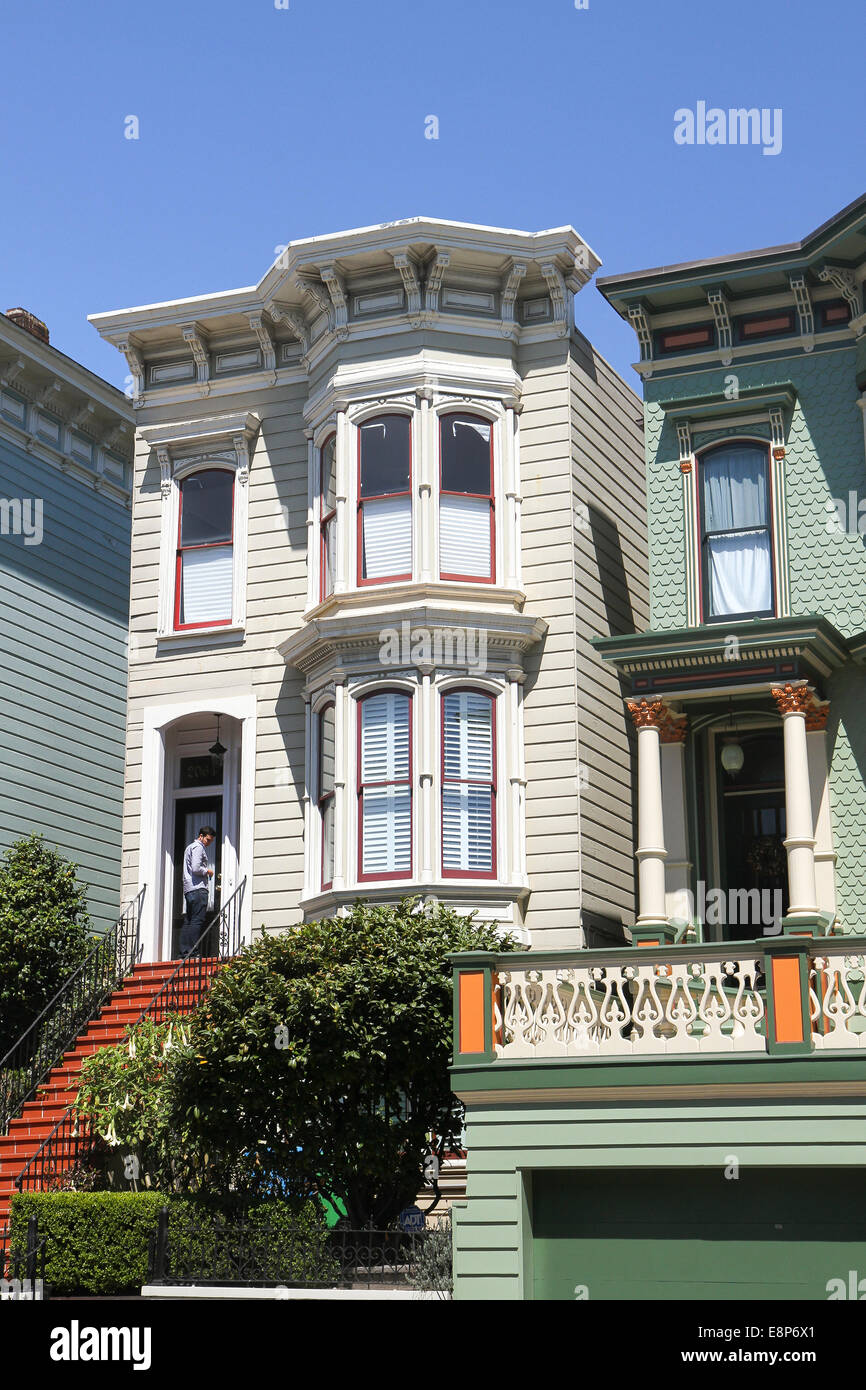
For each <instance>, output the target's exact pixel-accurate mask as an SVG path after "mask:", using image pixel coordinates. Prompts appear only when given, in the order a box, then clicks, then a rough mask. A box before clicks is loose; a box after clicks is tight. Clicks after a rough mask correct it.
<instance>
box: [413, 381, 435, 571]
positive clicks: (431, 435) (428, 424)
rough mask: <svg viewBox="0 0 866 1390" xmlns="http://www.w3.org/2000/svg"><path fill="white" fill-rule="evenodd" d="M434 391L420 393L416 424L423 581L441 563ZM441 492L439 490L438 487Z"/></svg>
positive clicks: (416, 514) (417, 565) (416, 512)
mask: <svg viewBox="0 0 866 1390" xmlns="http://www.w3.org/2000/svg"><path fill="white" fill-rule="evenodd" d="M432 395H433V393H432V391H431V390H430V389H429V387H428V388H425V389H424V390H422V391H419V392H418V402H419V404H420V406H421V415H420V423H419V424H418V426H417V431H418V433H417V439H416V447H415V464H414V468H413V473H414V485H415V486H414V491H415V496H416V498H417V505H416V506H415V507H413V509H412V515H413V518H414V521H415V525H414V532H415V536H414V540H415V544H414V545H413V547H412V554H413V557H415V556H417V559H414V558H413V567H414V570H415V573H416V574H417V576H418V579H419V581H420V583H422V584H424V583H427V582H429V581H430V580H431V579H434V578H435V577H436V574H438V571H439V566H438V563H437V562H436V559H435V551H434V544H433V543H434V540H437V541H438V535H439V527H438V525H436V524H435V523H436V518H434V516H433V468H434V463H435V461H436V460H438V458H439V450H438V447H437V446H438V441H437V440H436V437H435V427H436V421H437V417H436V415H435V414H434V413H433V411H432V410H431V409H430V402H431V399H432ZM437 492H438V489H437Z"/></svg>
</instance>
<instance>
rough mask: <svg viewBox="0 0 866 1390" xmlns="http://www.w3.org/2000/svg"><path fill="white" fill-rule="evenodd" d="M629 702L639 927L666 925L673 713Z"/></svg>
mask: <svg viewBox="0 0 866 1390" xmlns="http://www.w3.org/2000/svg"><path fill="white" fill-rule="evenodd" d="M626 703H627V705H628V708H629V710H630V712H631V717H632V719H633V720H634V723H635V728H636V729H637V791H638V811H637V849H636V851H635V858H636V859H637V861H638V898H639V903H638V907H639V912H638V919H637V928H638V929H640V928H645V927H650V928H656V927H658V928H664V927H667V925H668V919H667V913H666V909H665V859H666V858H667V852H666V850H665V837H664V816H663V811H662V762H661V747H660V735H661V731H662V729H663V728H664V727H666V726H667V725H668V724H669V723H670V721H671V715H670V712H669V711H668V709H667V707H666V706H665V703H664V701H663V700H628V701H627V702H626Z"/></svg>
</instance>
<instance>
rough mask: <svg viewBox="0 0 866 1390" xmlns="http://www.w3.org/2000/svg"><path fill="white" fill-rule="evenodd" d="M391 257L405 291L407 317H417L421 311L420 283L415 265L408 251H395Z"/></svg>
mask: <svg viewBox="0 0 866 1390" xmlns="http://www.w3.org/2000/svg"><path fill="white" fill-rule="evenodd" d="M393 259H394V265H395V266H396V267H397V269H398V270H399V272H400V276H401V279H402V281H403V288H404V289H405V291H406V309H407V311H408V314H409V317H410V318H413V317H415V318H418V317H419V316H420V313H421V284H420V281H419V279H418V268H417V265H416V263H415V261H414V259H413V258H412V257H411V256H410V255H409V253H408V251H397V252H395V253H394V258H393Z"/></svg>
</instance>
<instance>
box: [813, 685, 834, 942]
mask: <svg viewBox="0 0 866 1390" xmlns="http://www.w3.org/2000/svg"><path fill="white" fill-rule="evenodd" d="M829 711H830V702H829V701H828V700H825V701H824V702H823V703H822V704H815V705H813V706H812V708H811V709H810V710H809V713H808V714H807V715H806V742H807V744H808V745H809V784H810V786H811V788H812V820H813V822H814V826H815V887H816V889H817V902H818V911H819V912H829V913H830V914H831V915H832V916H833V917H835V916H836V854H835V851H834V849H833V825H832V821H831V819H830V785H829V776H828V773H829V768H828V762H827V715H828V713H829Z"/></svg>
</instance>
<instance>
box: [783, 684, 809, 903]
mask: <svg viewBox="0 0 866 1390" xmlns="http://www.w3.org/2000/svg"><path fill="white" fill-rule="evenodd" d="M773 698H774V700H775V701H776V704H777V705H778V707H779V713H780V714H781V716H782V734H783V739H784V746H785V822H786V827H787V834H786V838H785V849H786V850H787V852H788V899H789V906H788V918H798V917H801V918H809V917H811V918H814V917H816V916H817V912H818V895H817V890H816V887H815V835H814V831H813V829H812V795H811V791H810V787H809V749H808V744H807V741H806V715H807V713H808V712H809V710H810V709H811V706H812V704H813V702H814V698H815V692H814V690H813V689H812V687H811V686H810V685H807V684H806V682H805V681H803V683H802V684H799V685H793V684H788V685H782V686H775V687H774V689H773Z"/></svg>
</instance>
